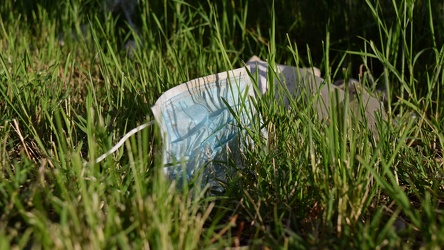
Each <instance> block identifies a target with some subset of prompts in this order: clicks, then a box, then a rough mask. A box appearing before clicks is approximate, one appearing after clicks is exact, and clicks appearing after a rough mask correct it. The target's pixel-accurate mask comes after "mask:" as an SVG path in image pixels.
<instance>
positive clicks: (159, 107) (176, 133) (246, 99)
mask: <svg viewBox="0 0 444 250" xmlns="http://www.w3.org/2000/svg"><path fill="white" fill-rule="evenodd" d="M248 70H249V71H250V72H251V75H252V76H253V78H256V77H257V78H256V79H255V81H256V82H257V88H256V90H258V91H255V88H254V87H253V82H252V79H251V78H250V75H249V74H248ZM269 70H270V67H269V65H268V63H267V62H265V61H262V60H260V59H259V58H257V57H253V58H251V59H250V60H249V61H248V62H247V63H246V67H244V68H239V69H235V70H232V71H228V72H224V73H219V74H215V75H210V76H206V77H202V78H198V79H194V80H191V81H189V82H186V83H183V84H181V85H178V86H176V87H174V88H172V89H170V90H168V91H166V92H165V93H164V94H163V95H162V96H160V97H159V99H158V100H157V101H156V103H155V105H154V106H153V107H152V112H153V114H154V117H155V121H156V123H157V125H158V126H159V127H160V130H161V133H162V140H163V147H164V151H163V163H164V173H165V174H166V175H167V176H168V177H169V178H170V179H178V180H179V181H180V180H182V178H183V177H185V178H186V179H187V180H190V179H191V178H193V177H194V176H195V175H196V173H199V177H200V178H202V180H203V182H204V183H203V184H205V183H208V184H210V186H212V187H218V186H219V184H218V180H224V177H225V167H224V164H221V163H222V162H227V160H228V159H232V160H234V162H235V163H238V162H240V156H241V154H242V153H241V152H242V146H243V145H245V142H246V141H249V140H248V135H247V133H246V130H247V129H248V128H249V127H250V126H251V125H252V122H253V121H254V119H252V117H253V116H255V115H256V111H255V109H254V106H253V105H252V103H251V100H254V99H255V98H257V95H262V94H265V93H266V92H267V91H270V89H269V88H270V87H271V86H277V84H273V85H270V84H269V83H268V80H267V79H268V78H267V75H268V73H269V72H268V71H269ZM272 73H273V74H275V76H276V78H275V81H276V82H281V83H283V84H284V85H285V86H286V88H287V89H288V93H289V94H290V95H285V96H282V97H281V96H280V95H282V93H281V92H279V91H277V90H276V89H275V90H274V91H275V93H276V98H283V100H284V102H285V104H286V105H287V106H288V105H289V103H290V100H289V98H291V96H300V95H302V94H306V95H307V98H309V99H310V100H312V101H313V104H314V109H315V110H316V111H317V115H318V118H319V119H327V120H328V118H329V117H328V114H329V112H331V111H330V110H331V109H332V107H336V106H337V105H343V104H344V102H346V101H347V100H348V101H349V103H348V104H349V105H348V107H349V109H350V111H351V114H352V116H354V117H357V118H358V120H360V121H361V120H362V121H364V120H365V122H364V123H363V124H367V126H368V128H369V129H370V131H371V132H372V133H373V136H374V138H376V139H377V137H378V133H377V130H376V124H377V122H376V121H377V117H378V115H380V116H382V117H384V116H385V112H384V109H383V108H382V104H381V103H380V102H379V101H378V100H377V99H376V98H374V97H372V96H371V95H370V94H369V93H367V92H366V91H361V92H360V93H359V96H358V95H357V94H356V95H357V96H351V97H349V98H346V97H347V95H346V94H345V92H344V90H342V89H340V88H339V87H337V86H335V85H333V84H324V80H323V79H322V78H320V72H319V70H318V69H316V68H311V69H309V68H296V67H291V66H285V65H276V68H275V69H274V70H273V72H272ZM362 107H363V108H364V110H362ZM259 120H260V119H259ZM152 124H153V122H150V123H147V124H143V125H141V126H139V127H137V128H135V129H133V130H131V131H130V132H129V133H128V134H127V135H125V136H124V138H122V139H121V140H120V141H119V143H118V144H116V146H114V147H113V148H112V149H111V150H110V151H108V152H107V153H105V154H104V155H102V156H100V157H99V158H97V160H96V162H100V161H102V160H103V159H104V158H105V157H106V156H108V155H109V154H112V153H113V152H115V151H116V150H117V149H118V148H119V147H120V146H121V145H122V144H123V142H124V141H125V140H126V139H127V138H128V137H130V136H131V135H132V134H134V133H137V132H138V131H140V130H142V129H143V128H145V127H148V126H150V125H152ZM239 167H241V166H239Z"/></svg>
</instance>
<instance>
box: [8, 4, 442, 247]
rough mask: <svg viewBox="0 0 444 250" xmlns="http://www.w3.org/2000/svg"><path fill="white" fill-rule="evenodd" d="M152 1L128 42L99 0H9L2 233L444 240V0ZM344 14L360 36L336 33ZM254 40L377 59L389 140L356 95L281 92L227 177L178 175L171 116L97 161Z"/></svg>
mask: <svg viewBox="0 0 444 250" xmlns="http://www.w3.org/2000/svg"><path fill="white" fill-rule="evenodd" d="M149 2H150V3H148V2H147V1H142V2H141V13H142V22H141V23H142V26H141V30H140V37H137V39H136V40H137V41H138V42H140V43H141V46H140V48H139V49H137V50H135V51H134V52H133V54H132V55H131V56H129V55H127V54H126V53H125V51H124V50H123V49H122V45H123V43H124V39H125V37H123V38H122V39H120V38H119V37H122V34H123V35H125V33H123V32H122V31H121V30H119V29H117V30H116V29H115V27H114V26H115V25H116V23H117V21H116V20H115V19H113V18H112V17H111V16H109V15H106V14H104V13H95V14H94V12H92V11H91V9H90V8H88V7H85V6H88V4H91V1H81V0H71V1H66V3H58V4H57V5H55V6H53V5H51V4H54V3H53V2H51V1H43V2H42V4H41V5H39V6H34V8H32V9H29V8H25V9H24V10H20V9H19V8H20V7H23V6H22V5H20V4H24V5H26V4H28V5H29V4H30V3H29V2H27V1H21V2H20V1H19V2H17V3H16V2H6V3H3V5H2V6H0V16H1V17H0V94H1V96H0V114H2V115H0V166H1V171H0V249H8V248H13V249H16V248H19V249H21V248H26V247H31V248H51V249H74V248H82V249H88V248H90V249H112V248H135V249H139V248H144V249H148V248H150V249H204V248H225V247H236V246H246V247H251V248H254V249H256V248H263V249H267V248H268V249H278V248H290V249H295V248H342V249H350V248H364V249H375V248H407V249H410V248H438V247H440V246H443V245H444V238H443V237H442V235H444V225H443V219H444V217H443V213H444V181H443V176H444V167H443V163H442V153H443V152H442V149H443V146H444V145H443V144H444V133H443V131H444V125H443V124H444V119H443V111H442V109H441V107H442V105H444V103H443V95H442V93H443V92H442V91H443V88H444V78H443V72H442V71H443V68H442V66H443V62H444V47H442V40H443V36H442V35H440V34H441V33H442V32H440V30H441V29H442V28H443V27H442V26H443V25H442V23H443V22H442V21H443V19H442V16H439V11H437V9H439V6H440V5H442V4H441V3H439V1H433V0H430V1H416V2H414V3H413V2H412V1H392V2H390V3H385V2H384V3H379V2H375V1H371V0H368V1H366V4H363V5H362V6H360V9H359V11H362V13H363V14H362V15H360V14H359V13H360V12H358V13H355V12H354V9H355V8H354V6H352V4H350V3H348V2H349V1H344V3H343V2H341V5H340V6H343V7H344V8H345V15H346V16H347V17H348V18H349V19H347V20H348V21H346V23H343V21H341V20H342V19H340V18H339V17H338V16H339V14H338V13H341V11H342V9H332V11H331V16H329V20H327V21H328V22H323V23H322V22H319V23H316V24H313V25H314V26H310V23H309V22H313V20H310V19H309V18H308V17H307V16H308V14H309V13H315V12H316V10H315V9H313V8H311V9H310V8H308V6H307V4H306V3H305V2H304V1H301V3H300V4H289V5H288V6H286V5H285V3H286V2H287V1H275V5H274V6H272V5H271V4H269V3H263V2H262V1H259V0H257V1H255V0H252V1H247V0H245V1H239V2H237V1H234V2H230V3H228V2H227V3H225V4H219V5H217V6H215V5H211V4H209V3H207V2H203V1H201V3H199V4H198V3H196V4H188V3H186V2H183V1H149ZM152 2H155V3H152ZM235 2H236V3H235ZM322 3H323V5H321V7H322V6H324V7H325V6H329V4H330V5H331V4H332V3H330V2H328V1H322ZM347 4H348V5H347ZM26 6H27V5H26ZM258 6H264V8H260V7H258ZM318 7H319V6H318ZM321 7H320V11H321V12H322V11H323V10H324V11H325V8H324V7H322V8H321ZM304 8H305V9H304ZM289 12H290V13H289ZM291 13H293V16H294V18H291ZM294 13H303V14H301V15H300V16H297V15H296V14H294ZM304 17H305V18H306V19H304ZM364 17H365V18H367V19H368V20H366V21H365V22H364V21H363V20H361V19H360V18H364ZM104 18H108V19H107V20H108V22H103V20H104ZM322 18H325V17H322ZM354 21H356V22H354ZM359 21H361V22H359ZM84 24H87V32H86V34H85V35H84V36H83V35H81V34H80V33H81V27H82V25H84ZM358 24H361V25H358ZM310 27H322V29H323V30H322V31H323V33H322V36H319V35H317V32H318V29H313V37H310V38H304V39H307V42H309V41H315V42H313V44H310V43H309V44H308V46H306V44H305V43H301V42H300V41H301V40H298V39H301V38H299V37H298V34H297V32H299V31H301V34H304V35H305V36H308V34H309V32H308V31H309V30H310ZM343 29H346V30H347V32H349V33H352V32H357V33H356V34H354V36H356V37H358V36H360V38H358V39H356V37H353V39H349V38H350V37H347V36H351V34H347V36H345V37H344V38H340V37H341V34H340V33H341V32H340V31H341V30H343ZM373 31H376V32H373ZM287 33H288V34H287ZM370 33H371V34H370ZM60 34H64V38H65V39H64V45H63V46H61V45H60V43H59V42H60ZM298 41H299V42H298ZM302 41H303V40H302ZM423 41H429V42H427V43H426V42H423ZM319 45H321V46H319ZM311 53H313V57H312V56H311V55H312V54H311ZM254 54H256V55H259V56H260V57H262V58H263V59H267V60H268V61H269V62H270V64H271V65H273V64H274V63H281V64H284V63H285V64H288V65H292V66H299V67H302V66H316V67H319V68H320V69H321V70H322V75H323V77H324V78H325V79H326V82H327V83H330V82H333V81H334V80H337V79H341V78H349V77H351V76H354V77H356V75H357V71H356V69H357V68H359V65H361V64H364V67H365V68H366V69H368V70H367V74H368V73H369V72H372V69H373V68H372V67H373V65H379V66H380V70H379V72H374V74H373V77H374V78H375V81H376V85H377V86H378V87H380V88H381V87H382V88H384V89H386V90H387V91H389V100H388V102H389V103H388V107H387V114H388V117H387V120H385V121H380V122H379V123H378V132H379V140H377V141H376V140H373V138H372V136H371V132H370V131H369V130H368V129H366V128H365V126H363V124H361V123H356V121H355V122H354V123H353V121H352V122H350V121H349V120H348V119H347V116H346V113H344V112H342V111H343V110H339V111H338V110H331V113H330V116H331V120H330V122H329V123H324V122H321V121H320V120H319V119H317V118H316V117H315V116H314V112H313V109H312V107H311V105H310V103H309V102H306V101H305V100H303V99H293V100H291V102H290V107H289V108H288V109H287V108H285V107H284V105H283V103H282V102H281V101H279V100H276V99H275V98H274V95H271V94H270V95H265V96H263V97H261V98H258V99H257V100H256V102H255V105H256V108H257V110H258V111H259V112H260V114H261V117H262V119H263V122H264V124H263V125H264V126H263V128H261V127H254V128H251V131H250V132H251V136H252V137H253V139H254V140H255V142H256V143H255V144H254V146H251V145H250V147H248V148H247V150H246V152H245V156H244V158H243V161H244V165H245V168H243V169H239V170H238V171H236V172H234V173H232V174H231V175H230V176H229V177H228V184H227V185H226V189H225V191H224V192H223V193H217V194H214V193H213V194H211V192H210V190H206V189H203V190H202V189H200V188H197V187H196V186H195V187H194V188H192V186H186V185H185V186H183V187H182V188H181V189H178V188H176V186H175V185H174V183H172V182H171V181H170V180H166V179H165V177H164V175H163V174H162V167H163V166H162V141H161V137H160V131H159V128H158V127H157V126H151V127H150V128H147V129H144V130H142V131H140V132H139V133H137V134H135V135H133V136H132V137H131V138H130V139H129V140H128V141H126V142H125V144H124V146H123V147H121V148H120V149H119V150H118V151H117V152H115V153H114V154H112V155H110V156H108V157H107V158H106V159H105V160H104V161H102V162H101V163H99V164H96V163H95V159H96V158H98V157H99V156H100V155H101V154H103V153H105V152H107V151H108V150H109V149H110V148H112V146H113V145H114V144H115V143H117V142H118V141H119V140H120V138H122V137H123V136H124V135H125V133H126V132H128V131H129V130H131V129H132V128H134V127H136V126H138V125H140V124H143V123H146V122H148V121H151V120H153V119H154V118H153V115H152V114H151V110H150V107H151V106H152V105H153V104H154V103H155V101H156V100H157V98H158V97H159V96H160V95H161V94H162V93H163V92H165V91H166V90H168V89H170V88H172V87H174V86H176V85H178V84H180V83H183V82H186V81H188V80H191V79H194V78H197V77H200V76H205V75H209V74H214V73H218V72H222V71H226V70H230V69H232V68H238V67H242V66H243V62H244V61H246V60H248V58H249V57H250V56H252V55H254ZM270 77H273V74H270ZM370 87H371V86H369V88H370ZM282 91H284V90H282ZM264 128H265V129H267V130H268V138H267V139H266V138H264V137H263V136H261V131H262V129H264ZM227 167H233V166H232V165H231V164H230V163H228V164H227Z"/></svg>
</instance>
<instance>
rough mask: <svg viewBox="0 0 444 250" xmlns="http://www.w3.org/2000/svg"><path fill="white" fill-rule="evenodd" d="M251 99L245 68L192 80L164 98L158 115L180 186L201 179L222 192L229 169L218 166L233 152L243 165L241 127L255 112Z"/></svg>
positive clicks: (168, 168) (168, 166)
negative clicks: (195, 176)
mask: <svg viewBox="0 0 444 250" xmlns="http://www.w3.org/2000/svg"><path fill="white" fill-rule="evenodd" d="M250 98H255V93H254V89H253V86H252V83H251V80H250V77H249V75H248V73H247V70H246V69H245V68H240V69H236V70H232V71H228V72H225V73H219V74H216V75H211V76H207V77H202V78H198V79H195V80H191V81H189V82H186V83H183V84H181V85H179V86H176V87H174V88H172V89H170V90H168V91H167V92H165V93H164V94H163V95H162V96H160V98H159V99H158V100H157V102H156V104H155V105H154V106H153V107H152V112H153V114H154V117H155V119H156V122H157V124H158V125H159V127H160V130H161V133H162V138H163V146H164V154H163V161H164V164H165V167H164V173H165V174H166V175H167V176H168V177H169V178H170V179H177V180H179V184H180V182H182V181H183V178H186V179H187V180H190V179H191V178H192V177H193V176H194V175H195V174H197V173H199V174H200V178H202V183H203V184H205V183H209V184H210V186H220V185H219V184H218V183H217V182H218V180H223V179H224V176H225V170H224V168H225V166H222V165H220V164H218V162H221V161H222V162H226V161H227V158H226V157H227V155H228V154H227V153H228V152H231V154H230V157H233V158H235V159H236V158H237V159H239V157H240V154H241V150H242V149H241V143H240V140H241V137H243V136H245V132H243V131H242V129H241V127H242V126H249V125H250V122H251V119H250V118H251V116H252V114H253V113H254V112H255V110H254V108H253V106H252V104H251V103H250ZM249 117H250V118H249ZM236 118H237V119H236ZM239 123H240V124H241V125H240V124H239ZM244 139H245V138H244ZM199 171H202V173H200V172H199Z"/></svg>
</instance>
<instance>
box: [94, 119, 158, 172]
mask: <svg viewBox="0 0 444 250" xmlns="http://www.w3.org/2000/svg"><path fill="white" fill-rule="evenodd" d="M153 124H154V121H150V122H148V123H145V124H142V125H140V126H138V127H135V128H133V129H131V130H130V131H129V132H128V133H126V134H125V135H124V136H123V137H122V139H120V141H119V142H118V143H117V144H116V145H114V147H112V148H111V149H110V150H109V151H108V152H106V153H104V154H103V155H101V156H100V157H99V158H97V159H96V163H99V162H101V161H103V159H105V158H106V157H107V156H108V155H110V154H112V153H114V152H116V151H117V149H119V148H120V147H121V146H122V145H123V143H124V142H125V141H126V140H128V138H130V136H132V135H133V134H135V133H137V132H139V131H141V130H142V129H144V128H147V127H149V126H151V125H153Z"/></svg>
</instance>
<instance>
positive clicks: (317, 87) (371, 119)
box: [247, 56, 387, 140]
mask: <svg viewBox="0 0 444 250" xmlns="http://www.w3.org/2000/svg"><path fill="white" fill-rule="evenodd" d="M247 65H248V66H249V67H250V68H251V73H252V74H257V83H258V88H259V90H260V92H261V93H262V94H265V93H266V92H268V91H274V92H275V96H276V98H277V99H280V98H281V96H280V95H279V91H278V90H277V89H270V87H271V86H275V88H277V85H276V83H275V84H273V85H270V84H269V82H268V78H267V75H268V71H269V65H268V63H267V62H265V61H262V60H260V59H259V58H258V57H256V56H253V57H252V58H250V60H248V62H247ZM273 70H274V71H275V72H274V73H275V75H276V79H275V82H278V80H279V81H280V82H281V83H282V84H284V85H285V88H287V90H288V93H290V96H283V97H282V99H283V100H284V104H285V105H286V106H287V107H288V106H289V102H290V100H289V98H293V97H298V96H300V95H302V94H303V95H305V97H306V99H307V100H310V101H311V102H312V103H313V106H314V109H315V110H316V111H317V117H318V119H321V120H322V119H323V120H326V121H328V120H329V119H330V117H329V113H330V112H331V110H335V109H337V108H338V107H347V112H349V117H350V118H351V119H353V120H354V122H358V123H362V125H363V126H364V125H365V126H366V127H368V129H369V130H370V131H371V132H372V134H373V138H374V139H375V140H378V137H379V133H378V131H377V121H378V119H379V118H382V119H385V118H386V116H387V114H386V113H385V111H384V107H383V103H381V102H380V101H379V100H378V99H377V98H375V97H373V96H372V95H371V93H369V92H367V91H366V90H365V89H363V88H362V91H355V92H352V93H350V94H349V96H348V98H347V94H346V92H345V89H344V88H340V87H338V86H336V85H333V84H326V83H325V82H324V79H322V78H321V77H320V71H319V69H317V68H297V67H292V66H286V65H281V64H276V67H275V69H273Z"/></svg>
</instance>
